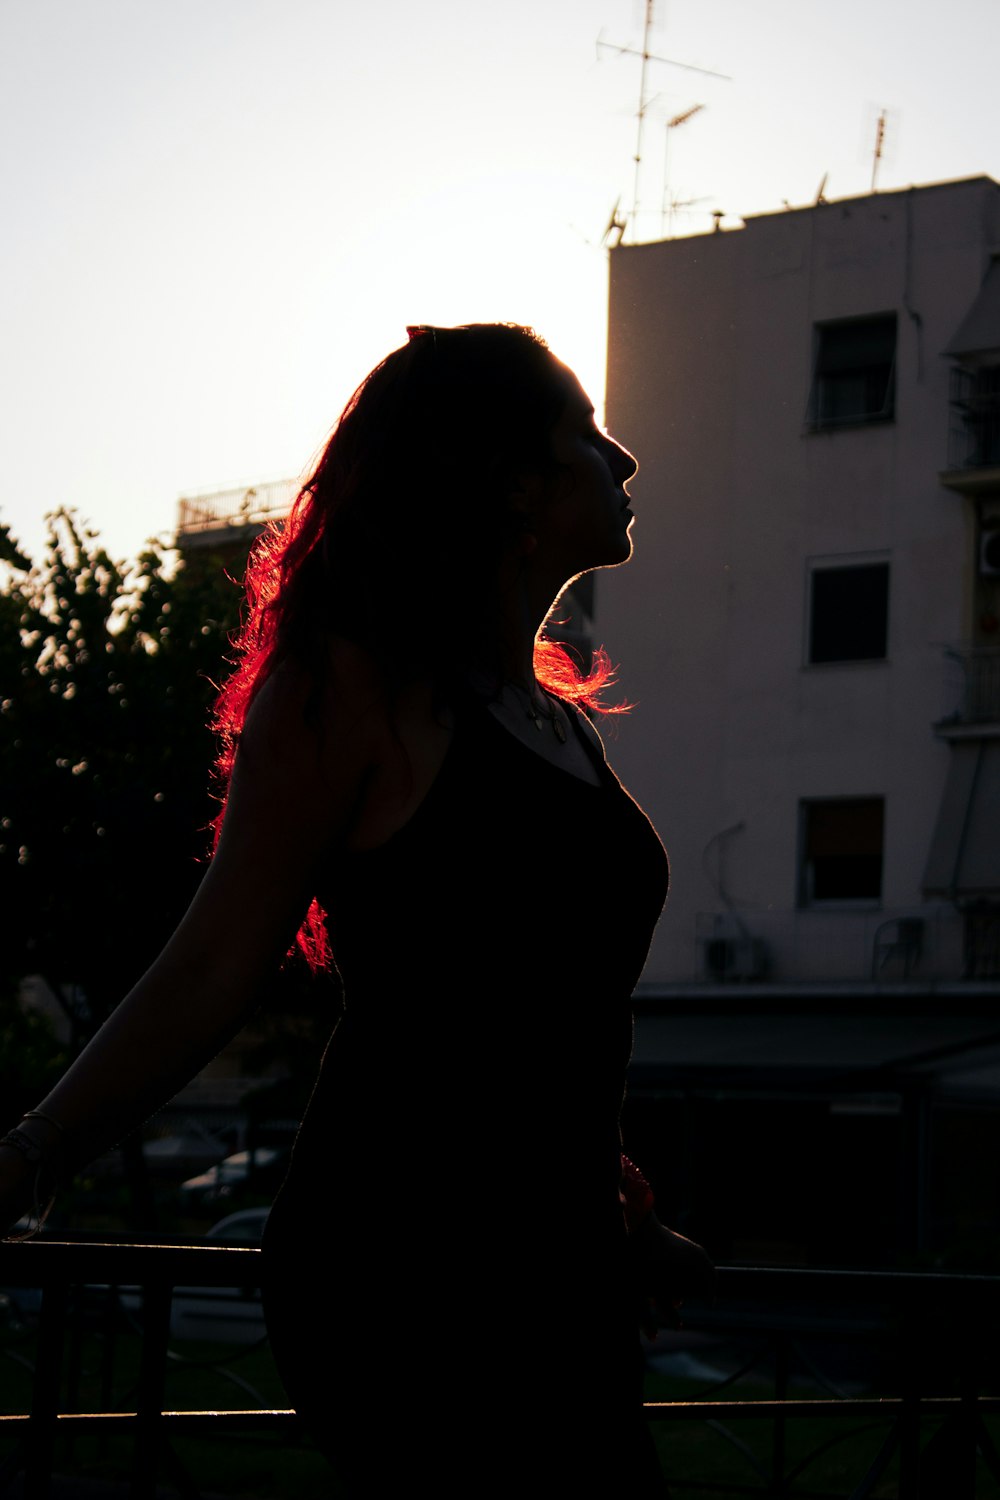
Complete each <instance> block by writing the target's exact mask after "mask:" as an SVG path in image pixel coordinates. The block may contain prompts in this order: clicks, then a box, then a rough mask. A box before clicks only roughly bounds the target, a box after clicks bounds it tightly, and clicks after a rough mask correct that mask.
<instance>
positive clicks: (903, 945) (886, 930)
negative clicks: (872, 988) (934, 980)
mask: <svg viewBox="0 0 1000 1500" xmlns="http://www.w3.org/2000/svg"><path fill="white" fill-rule="evenodd" d="M925 925H926V924H925V922H924V919H923V917H890V918H889V920H888V921H887V922H882V923H880V925H879V926H878V927H877V928H876V929H875V939H874V942H873V943H872V978H873V979H880V978H881V977H882V970H883V969H884V968H885V966H886V964H887V963H889V961H890V960H891V959H893V958H899V959H900V960H901V961H902V965H903V978H904V979H909V977H910V970H911V968H913V967H914V965H916V964H918V963H919V962H920V956H921V954H922V953H923V949H924V927H925Z"/></svg>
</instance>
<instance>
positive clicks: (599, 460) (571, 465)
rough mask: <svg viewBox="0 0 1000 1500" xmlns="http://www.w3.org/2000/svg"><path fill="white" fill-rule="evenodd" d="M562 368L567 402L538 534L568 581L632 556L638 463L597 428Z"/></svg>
mask: <svg viewBox="0 0 1000 1500" xmlns="http://www.w3.org/2000/svg"><path fill="white" fill-rule="evenodd" d="M560 368H561V370H562V372H563V383H564V386H565V389H566V400H565V403H564V405H563V409H562V413H561V415H560V417H559V420H558V421H557V422H556V425H555V427H554V428H553V429H552V434H551V439H550V446H551V452H552V456H553V458H554V459H555V460H556V463H557V464H558V465H559V472H558V474H557V476H556V479H555V482H554V484H553V486H552V487H551V493H550V496H549V498H548V499H547V501H545V502H544V503H543V504H542V505H541V506H540V507H539V509H538V517H537V522H538V529H537V533H536V534H537V537H538V543H539V547H540V548H541V547H543V546H544V547H546V548H547V549H548V550H549V552H550V554H551V556H552V557H553V560H558V561H559V562H560V564H561V568H560V571H562V570H563V569H564V570H565V572H564V576H565V577H566V578H570V577H573V576H575V575H576V574H578V573H584V572H587V571H589V570H590V569H592V568H606V567H614V566H616V565H617V564H619V563H623V562H627V561H628V559H629V558H630V557H631V555H632V538H631V536H630V534H629V528H630V526H631V524H632V520H633V514H632V510H631V508H630V506H629V497H628V494H627V493H626V490H625V485H626V483H627V482H628V480H629V479H631V478H632V476H633V475H634V474H635V472H636V470H637V469H638V467H639V465H638V464H637V463H636V460H635V459H634V458H633V457H632V455H631V453H629V451H628V449H627V448H623V447H622V445H621V444H620V443H617V442H615V440H614V438H612V437H610V436H609V435H608V434H607V433H606V432H605V431H604V430H603V429H602V428H601V427H598V425H597V422H596V421H595V418H594V407H593V403H592V402H591V401H590V399H589V397H588V396H587V394H586V392H585V391H584V389H583V387H582V386H581V384H580V382H579V380H577V378H576V376H575V375H574V374H573V373H572V371H571V370H568V369H566V367H565V366H561V367H560Z"/></svg>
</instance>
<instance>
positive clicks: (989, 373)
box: [948, 366, 1000, 470]
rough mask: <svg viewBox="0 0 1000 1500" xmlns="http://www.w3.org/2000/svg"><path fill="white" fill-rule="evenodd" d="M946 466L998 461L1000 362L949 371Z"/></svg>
mask: <svg viewBox="0 0 1000 1500" xmlns="http://www.w3.org/2000/svg"><path fill="white" fill-rule="evenodd" d="M950 409H951V418H950V423H949V428H948V468H949V469H951V470H959V469H981V468H991V467H994V466H997V465H1000V366H990V367H988V368H985V369H978V370H973V369H966V368H964V367H962V366H956V367H955V368H954V369H953V370H952V372H951V393H950Z"/></svg>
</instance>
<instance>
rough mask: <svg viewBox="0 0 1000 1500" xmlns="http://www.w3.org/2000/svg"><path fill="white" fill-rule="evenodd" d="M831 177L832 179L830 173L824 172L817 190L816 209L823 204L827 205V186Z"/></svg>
mask: <svg viewBox="0 0 1000 1500" xmlns="http://www.w3.org/2000/svg"><path fill="white" fill-rule="evenodd" d="M829 177H830V174H829V172H824V173H823V176H822V177H821V178H820V181H819V187H818V188H817V189H816V207H817V208H818V207H819V205H820V204H821V203H825V202H826V201H827V199H826V184H827V182H828V180H829Z"/></svg>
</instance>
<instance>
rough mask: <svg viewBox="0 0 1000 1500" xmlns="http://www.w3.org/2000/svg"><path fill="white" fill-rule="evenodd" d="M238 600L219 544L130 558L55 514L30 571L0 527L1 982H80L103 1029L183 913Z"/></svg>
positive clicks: (200, 852)
mask: <svg viewBox="0 0 1000 1500" xmlns="http://www.w3.org/2000/svg"><path fill="white" fill-rule="evenodd" d="M240 561H241V559H236V560H235V562H236V567H237V569H238V567H239V563H240ZM228 564H229V569H230V570H232V569H233V567H234V559H232V558H229V560H228ZM239 602H240V591H239V589H238V588H237V586H236V585H235V584H234V582H233V580H232V577H231V574H230V571H227V566H226V561H225V560H224V559H223V558H222V557H220V556H218V555H216V554H214V553H212V552H205V553H201V554H198V555H197V556H196V557H195V558H194V560H191V559H188V560H185V559H184V558H183V557H179V556H178V555H177V554H176V553H173V552H171V551H170V550H169V549H167V548H165V547H162V546H156V545H151V546H150V547H149V549H148V550H147V551H146V552H144V553H143V555H142V556H141V557H140V558H138V560H137V561H136V562H134V563H131V564H123V563H120V562H116V561H114V560H113V559H112V558H111V557H110V556H109V554H108V552H107V551H106V549H105V548H104V547H103V546H102V545H101V542H100V539H99V538H98V537H97V535H96V534H95V533H93V532H92V531H90V530H88V529H87V528H86V527H85V526H84V525H83V524H82V523H81V521H80V520H79V518H78V517H77V516H76V515H75V514H74V513H73V512H72V511H65V510H64V511H60V512H57V513H56V514H54V515H53V516H51V517H49V518H48V535H47V543H46V547H45V551H44V555H43V557H42V559H41V561H40V562H37V563H36V562H32V561H31V560H30V559H28V558H27V557H25V556H24V555H23V554H22V552H21V551H20V549H19V547H18V546H17V544H16V543H15V542H14V540H13V538H12V537H11V536H10V533H9V531H7V529H6V528H5V527H3V526H2V525H0V902H2V907H3V910H4V913H5V918H6V920H5V928H6V932H7V940H6V941H5V943H4V944H3V946H2V951H0V979H2V978H3V977H4V976H8V977H16V976H17V975H19V974H24V973H28V972H38V973H42V974H44V975H45V976H46V977H47V978H48V979H49V980H50V982H56V983H58V982H61V981H66V980H72V981H74V982H76V983H77V984H80V985H82V986H83V988H84V990H85V992H86V993H87V995H88V997H89V998H90V1003H91V1008H92V1010H93V1011H94V1012H95V1014H94V1017H93V1019H94V1020H99V1019H101V1015H102V1013H103V1012H104V1011H106V1010H107V1008H108V1007H109V1006H110V1005H111V1004H112V1003H114V1001H116V1000H117V999H118V998H120V997H121V995H122V994H123V993H124V992H125V990H126V989H127V988H128V987H129V985H130V984H131V983H132V982H134V980H135V979H136V978H137V977H138V975H139V974H140V973H141V972H142V970H143V969H144V968H145V967H146V965H147V964H148V963H149V961H150V960H151V959H152V958H153V956H154V955H155V953H156V951H157V950H158V948H159V946H160V944H161V943H162V942H163V941H164V940H165V938H166V936H167V935H168V934H169V932H170V930H171V929H172V927H173V926H174V925H175V923H176V922H177V920H178V919H179V917H180V916H181V914H182V913H183V911H184V908H185V907H186V905H187V903H188V901H189V900H190V897H191V895H192V893H193V891H194V889H195V887H196V885H197V883H198V880H199V879H200V876H201V873H202V870H203V868H204V864H203V861H204V856H205V853H206V852H207V848H208V842H209V840H208V827H209V824H210V822H211V819H212V817H213V812H214V807H213V803H212V800H211V798H210V795H209V791H208V782H209V766H210V764H211V761H212V758H213V753H214V748H213V742H212V736H211V733H210V731H209V729H208V727H207V722H208V717H209V712H210V707H211V703H212V700H213V697H214V695H215V684H216V683H218V681H219V679H220V676H221V675H222V674H223V673H224V672H225V671H226V663H225V658H226V653H227V648H228V641H229V637H230V635H231V633H232V631H233V630H234V628H235V627H236V625H237V622H238V612H239Z"/></svg>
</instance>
